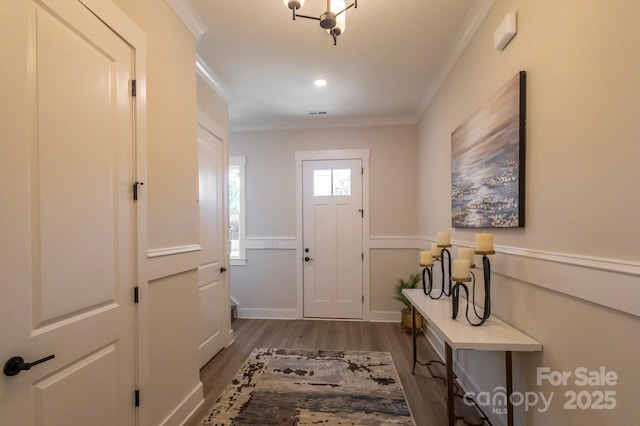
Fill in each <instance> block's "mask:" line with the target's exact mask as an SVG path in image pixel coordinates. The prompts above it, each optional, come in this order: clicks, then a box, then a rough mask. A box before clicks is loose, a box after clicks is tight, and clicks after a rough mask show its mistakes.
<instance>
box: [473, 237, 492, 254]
mask: <svg viewBox="0 0 640 426" xmlns="http://www.w3.org/2000/svg"><path fill="white" fill-rule="evenodd" d="M476 250H478V251H484V252H488V251H493V234H476Z"/></svg>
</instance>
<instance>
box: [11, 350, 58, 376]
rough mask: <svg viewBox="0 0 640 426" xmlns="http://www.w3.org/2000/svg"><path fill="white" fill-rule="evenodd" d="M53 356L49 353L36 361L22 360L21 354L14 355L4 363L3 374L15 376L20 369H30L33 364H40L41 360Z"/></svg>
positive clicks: (53, 356) (43, 360)
mask: <svg viewBox="0 0 640 426" xmlns="http://www.w3.org/2000/svg"><path fill="white" fill-rule="evenodd" d="M55 357H56V356H55V355H49V356H46V357H44V358H42V359H39V360H37V361H33V362H24V358H22V357H21V356H14V357H11V358H9V360H8V361H7V362H5V363H4V374H5V376H15V375H16V374H18V373H20V372H21V371H24V370H31V367H33V366H34V365H38V364H42V363H43V362H46V361H49V360H50V359H53V358H55Z"/></svg>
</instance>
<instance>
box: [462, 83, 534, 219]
mask: <svg viewBox="0 0 640 426" xmlns="http://www.w3.org/2000/svg"><path fill="white" fill-rule="evenodd" d="M525 89H526V73H525V71H520V72H519V73H518V74H516V75H515V76H514V77H513V78H512V79H511V80H510V81H509V82H508V83H507V84H506V85H504V86H503V87H502V88H501V89H500V90H499V91H498V92H497V93H495V94H494V95H493V96H492V97H491V99H490V100H489V101H488V102H487V104H486V105H484V106H483V107H482V108H480V109H479V110H478V111H476V112H475V113H474V114H473V115H471V116H470V117H469V118H468V119H467V120H466V121H465V122H464V123H462V124H461V125H460V126H459V127H458V128H457V129H455V130H454V131H453V133H452V134H451V225H452V226H453V227H454V228H519V227H523V226H524V169H525V128H526V120H525V116H526V96H525V94H526V90H525Z"/></svg>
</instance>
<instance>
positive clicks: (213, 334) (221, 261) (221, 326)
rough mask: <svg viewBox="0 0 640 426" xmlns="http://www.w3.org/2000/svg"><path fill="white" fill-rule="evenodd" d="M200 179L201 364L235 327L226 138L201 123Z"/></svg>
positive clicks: (199, 142)
mask: <svg viewBox="0 0 640 426" xmlns="http://www.w3.org/2000/svg"><path fill="white" fill-rule="evenodd" d="M198 162H199V176H200V178H199V183H200V191H199V192H200V195H199V200H200V201H199V203H200V245H201V246H202V251H201V252H200V253H201V256H200V268H199V293H200V321H199V327H200V329H199V336H200V365H201V366H203V365H205V364H206V363H207V362H208V361H209V360H210V359H211V358H213V356H214V355H215V354H217V353H218V352H219V351H220V350H221V349H222V348H223V347H224V345H225V344H226V338H227V336H228V334H229V330H230V328H231V325H230V322H231V319H230V318H231V316H230V315H231V314H230V306H229V303H230V302H229V298H228V297H227V294H228V293H227V292H226V291H225V286H226V280H225V276H224V274H223V273H222V268H225V267H226V266H225V265H226V262H225V258H226V253H225V250H224V247H225V240H226V238H225V237H226V236H225V234H224V212H223V208H224V203H223V196H224V187H223V184H224V179H223V172H224V153H223V149H222V141H221V140H220V139H218V138H217V137H215V136H214V135H213V134H211V133H209V132H208V131H207V130H206V129H204V128H202V127H201V126H199V127H198Z"/></svg>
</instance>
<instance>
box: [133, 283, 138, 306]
mask: <svg viewBox="0 0 640 426" xmlns="http://www.w3.org/2000/svg"><path fill="white" fill-rule="evenodd" d="M133 303H138V287H135V288H134V289H133Z"/></svg>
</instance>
